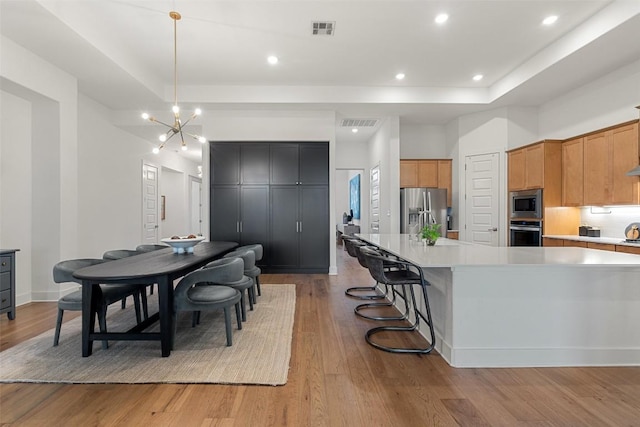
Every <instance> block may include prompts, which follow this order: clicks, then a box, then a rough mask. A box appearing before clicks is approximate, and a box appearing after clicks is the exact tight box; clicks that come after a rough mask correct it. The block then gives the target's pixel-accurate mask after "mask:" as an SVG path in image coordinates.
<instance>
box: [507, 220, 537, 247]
mask: <svg viewBox="0 0 640 427" xmlns="http://www.w3.org/2000/svg"><path fill="white" fill-rule="evenodd" d="M509 246H542V224H541V223H540V222H539V221H511V225H510V226H509Z"/></svg>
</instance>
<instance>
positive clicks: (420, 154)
mask: <svg viewBox="0 0 640 427" xmlns="http://www.w3.org/2000/svg"><path fill="white" fill-rule="evenodd" d="M446 140H447V138H446V130H445V127H444V126H437V125H407V124H401V125H400V158H401V159H448V158H450V157H448V156H447V149H446V148H447V144H446Z"/></svg>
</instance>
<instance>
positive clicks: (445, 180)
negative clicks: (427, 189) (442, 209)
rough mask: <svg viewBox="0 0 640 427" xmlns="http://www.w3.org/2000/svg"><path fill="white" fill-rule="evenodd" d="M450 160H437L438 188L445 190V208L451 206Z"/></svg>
mask: <svg viewBox="0 0 640 427" xmlns="http://www.w3.org/2000/svg"><path fill="white" fill-rule="evenodd" d="M451 166H452V161H451V159H445V160H438V188H446V189H447V206H451V191H452V190H453V189H452V186H451V175H452V172H451Z"/></svg>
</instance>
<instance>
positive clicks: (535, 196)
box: [509, 189, 542, 218]
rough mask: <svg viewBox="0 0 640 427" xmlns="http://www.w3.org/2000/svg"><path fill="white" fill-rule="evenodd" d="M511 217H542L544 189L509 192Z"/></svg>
mask: <svg viewBox="0 0 640 427" xmlns="http://www.w3.org/2000/svg"><path fill="white" fill-rule="evenodd" d="M509 199H510V207H511V218H542V190H541V189H538V190H523V191H512V192H511V193H509Z"/></svg>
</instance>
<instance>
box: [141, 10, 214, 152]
mask: <svg viewBox="0 0 640 427" xmlns="http://www.w3.org/2000/svg"><path fill="white" fill-rule="evenodd" d="M169 17H171V19H173V98H174V102H173V106H172V108H171V111H172V112H173V119H174V121H173V125H170V124H168V123H164V122H162V121H160V120H158V119H156V118H155V117H153V116H151V115H149V114H148V113H142V118H143V119H144V120H148V121H150V122H152V123H158V124H161V125H163V126H165V127H167V128H168V130H167V132H166V133H164V134H162V135H160V136H159V138H158V139H160V142H161V144H160V145H158V146H157V147H154V148H153V153H154V154H158V153H159V152H160V150H162V149H163V148H164V146H165V143H166V142H167V141H168V140H170V139H171V138H172V137H173V136H174V135H178V134H179V135H180V142H181V149H182V151H187V149H188V148H187V143H186V142H185V141H184V135H188V136H190V137H192V138H194V139H197V140H198V141H199V142H200V143H202V144H204V143H205V142H207V139H206V138H205V137H203V136H200V135H194V134H192V133H189V132H187V131H186V130H185V129H184V127H185V126H186V125H187V124H188V123H189V122H190V121H191V120H193V119H195V118H196V117H198V116H199V115H201V114H202V110H201V109H200V108H196V109H195V111H194V112H193V114H192V115H191V117H189V118H188V119H187V121H186V122H184V123H183V122H182V120H180V107H179V106H178V42H177V31H176V23H177V22H178V21H179V20H180V19H181V18H182V16H180V14H179V13H178V12H175V11H171V12H169Z"/></svg>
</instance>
